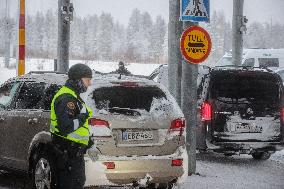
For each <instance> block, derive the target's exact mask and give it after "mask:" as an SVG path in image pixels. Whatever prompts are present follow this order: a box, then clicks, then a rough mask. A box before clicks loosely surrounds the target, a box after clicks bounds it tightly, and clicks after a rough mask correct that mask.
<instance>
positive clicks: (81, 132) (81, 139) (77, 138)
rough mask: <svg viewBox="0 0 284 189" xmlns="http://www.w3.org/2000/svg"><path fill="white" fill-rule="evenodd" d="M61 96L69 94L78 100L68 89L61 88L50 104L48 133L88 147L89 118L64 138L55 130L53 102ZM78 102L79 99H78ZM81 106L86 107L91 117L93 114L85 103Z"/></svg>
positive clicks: (55, 120) (55, 118)
mask: <svg viewBox="0 0 284 189" xmlns="http://www.w3.org/2000/svg"><path fill="white" fill-rule="evenodd" d="M62 94H70V95H72V96H73V97H74V98H76V99H78V96H77V95H76V93H75V92H74V91H73V90H71V89H69V88H68V87H66V86H63V87H62V88H61V89H60V90H59V91H58V92H57V93H56V94H55V95H54V97H53V99H52V102H51V112H50V121H51V124H50V132H51V133H53V134H55V135H57V136H60V137H62V138H65V139H67V140H71V141H73V142H76V143H80V144H84V145H88V142H89V136H90V133H89V130H90V128H89V118H88V119H86V121H85V123H84V125H83V126H81V127H79V128H78V129H76V130H75V131H73V132H72V133H70V134H68V135H67V136H66V137H65V136H62V135H61V134H60V132H59V130H58V128H57V126H58V123H57V115H56V114H55V109H54V102H55V100H56V99H57V98H58V97H59V96H61V95H62ZM78 100H79V99H78ZM81 103H82V105H83V106H85V107H86V109H87V110H88V112H89V115H90V116H91V115H92V114H93V112H92V110H91V108H89V107H88V106H87V105H86V104H85V103H83V102H81Z"/></svg>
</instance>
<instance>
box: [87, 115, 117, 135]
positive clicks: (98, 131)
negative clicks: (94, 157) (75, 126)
mask: <svg viewBox="0 0 284 189" xmlns="http://www.w3.org/2000/svg"><path fill="white" fill-rule="evenodd" d="M89 125H90V126H91V133H90V134H91V136H93V137H100V138H101V137H103V138H104V137H106V138H109V137H112V133H111V129H110V127H109V123H108V122H107V121H105V120H101V119H96V118H91V119H89Z"/></svg>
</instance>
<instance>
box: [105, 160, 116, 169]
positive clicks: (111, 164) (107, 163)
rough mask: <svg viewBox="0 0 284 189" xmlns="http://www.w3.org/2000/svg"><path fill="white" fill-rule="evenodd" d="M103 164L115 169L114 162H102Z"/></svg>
mask: <svg viewBox="0 0 284 189" xmlns="http://www.w3.org/2000/svg"><path fill="white" fill-rule="evenodd" d="M103 164H104V165H105V166H106V167H107V169H115V163H114V162H103Z"/></svg>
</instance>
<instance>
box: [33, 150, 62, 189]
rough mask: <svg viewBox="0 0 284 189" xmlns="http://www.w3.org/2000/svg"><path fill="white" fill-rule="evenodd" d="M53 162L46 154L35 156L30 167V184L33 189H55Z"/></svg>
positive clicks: (40, 153)
mask: <svg viewBox="0 0 284 189" xmlns="http://www.w3.org/2000/svg"><path fill="white" fill-rule="evenodd" d="M55 169H56V167H55V163H54V160H53V159H52V158H51V157H50V156H49V155H48V154H47V153H46V152H39V153H38V154H37V155H36V156H35V161H34V163H33V167H32V184H33V188H34V189H55V188H56V183H57V182H56V180H57V179H56V178H57V177H56V171H55Z"/></svg>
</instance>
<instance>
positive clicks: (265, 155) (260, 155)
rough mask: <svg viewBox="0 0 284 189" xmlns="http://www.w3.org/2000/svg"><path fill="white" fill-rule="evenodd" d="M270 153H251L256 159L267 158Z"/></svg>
mask: <svg viewBox="0 0 284 189" xmlns="http://www.w3.org/2000/svg"><path fill="white" fill-rule="evenodd" d="M270 156H271V154H270V153H269V152H254V153H252V157H253V159H256V160H267V159H269V158H270Z"/></svg>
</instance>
